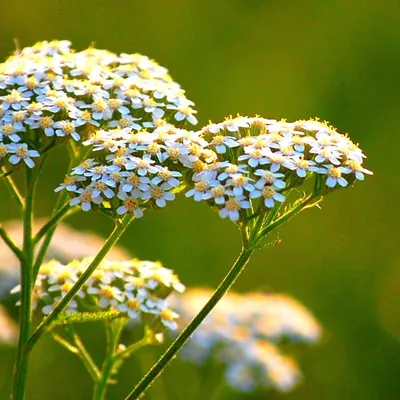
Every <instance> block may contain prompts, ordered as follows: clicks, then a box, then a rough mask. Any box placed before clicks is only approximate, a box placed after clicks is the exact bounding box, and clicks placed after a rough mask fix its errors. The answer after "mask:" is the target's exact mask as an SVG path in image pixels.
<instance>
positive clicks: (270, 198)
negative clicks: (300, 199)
mask: <svg viewBox="0 0 400 400" xmlns="http://www.w3.org/2000/svg"><path fill="white" fill-rule="evenodd" d="M258 197H263V198H264V205H265V207H267V208H273V207H274V205H275V201H279V202H284V201H285V199H286V198H285V196H284V195H283V194H281V193H279V192H277V191H276V190H275V188H274V187H273V186H265V187H264V188H263V189H262V191H260V190H253V191H252V192H251V193H250V198H251V199H256V198H258Z"/></svg>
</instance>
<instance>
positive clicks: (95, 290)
mask: <svg viewBox="0 0 400 400" xmlns="http://www.w3.org/2000/svg"><path fill="white" fill-rule="evenodd" d="M88 293H89V294H96V295H98V296H99V299H98V304H99V307H100V308H107V307H115V308H117V307H118V305H119V304H120V303H122V302H123V300H124V295H123V293H122V292H121V290H120V289H118V288H117V287H115V286H110V285H100V286H99V287H90V288H89V289H88Z"/></svg>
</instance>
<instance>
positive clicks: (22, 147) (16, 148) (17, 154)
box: [7, 143, 40, 168]
mask: <svg viewBox="0 0 400 400" xmlns="http://www.w3.org/2000/svg"><path fill="white" fill-rule="evenodd" d="M7 151H8V153H11V154H12V156H11V157H10V158H9V160H8V161H9V162H10V163H11V164H13V165H15V164H18V163H19V162H20V161H21V160H23V161H24V163H25V164H26V165H27V166H28V167H29V168H33V167H34V166H35V162H34V161H33V160H32V157H33V158H35V157H39V156H40V154H39V152H38V151H37V150H29V148H28V145H27V144H26V143H18V144H17V143H12V144H9V145H8V146H7Z"/></svg>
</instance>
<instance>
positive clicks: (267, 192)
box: [262, 186, 275, 199]
mask: <svg viewBox="0 0 400 400" xmlns="http://www.w3.org/2000/svg"><path fill="white" fill-rule="evenodd" d="M274 194H275V189H274V188H273V186H265V188H264V189H263V191H262V195H263V197H264V199H272V197H273V196H274Z"/></svg>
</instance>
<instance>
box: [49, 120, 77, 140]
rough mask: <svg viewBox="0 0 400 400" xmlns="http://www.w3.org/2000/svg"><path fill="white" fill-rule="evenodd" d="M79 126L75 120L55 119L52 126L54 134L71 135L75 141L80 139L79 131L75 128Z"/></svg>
mask: <svg viewBox="0 0 400 400" xmlns="http://www.w3.org/2000/svg"><path fill="white" fill-rule="evenodd" d="M77 126H79V125H78V123H77V122H76V121H72V122H71V121H68V120H66V121H57V122H56V123H55V124H54V125H53V127H54V128H56V135H57V136H60V137H64V136H67V137H68V136H71V137H72V138H73V139H74V140H75V141H77V142H78V141H79V140H81V137H80V135H79V133H78V132H77V131H76V130H75V129H76V127H77Z"/></svg>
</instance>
